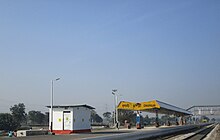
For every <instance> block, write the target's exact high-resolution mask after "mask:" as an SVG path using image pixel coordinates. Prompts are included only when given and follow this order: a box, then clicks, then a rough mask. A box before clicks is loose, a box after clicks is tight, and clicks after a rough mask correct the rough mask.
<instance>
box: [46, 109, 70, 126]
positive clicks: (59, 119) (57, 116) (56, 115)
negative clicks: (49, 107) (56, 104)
mask: <svg viewBox="0 0 220 140" xmlns="http://www.w3.org/2000/svg"><path fill="white" fill-rule="evenodd" d="M63 111H71V118H73V109H64V108H53V130H63ZM49 121H50V119H49ZM71 122H72V124H73V121H71ZM49 123H50V122H49ZM71 130H73V127H72V125H71Z"/></svg>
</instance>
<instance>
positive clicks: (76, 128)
mask: <svg viewBox="0 0 220 140" xmlns="http://www.w3.org/2000/svg"><path fill="white" fill-rule="evenodd" d="M47 107H48V108H49V110H50V109H51V106H47ZM92 109H95V108H93V107H91V106H88V105H60V106H53V113H52V114H53V117H52V118H53V119H52V120H53V121H52V122H53V125H52V132H54V133H56V134H70V133H80V132H91V110H92ZM50 115H51V114H50ZM50 119H51V116H50ZM50 119H49V124H50V122H51V120H50ZM49 130H51V128H50V127H49Z"/></svg>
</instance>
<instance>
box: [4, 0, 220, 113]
mask: <svg viewBox="0 0 220 140" xmlns="http://www.w3.org/2000/svg"><path fill="white" fill-rule="evenodd" d="M0 64H1V67H0V112H8V111H9V107H10V106H11V105H13V104H16V103H19V102H23V103H25V105H26V107H27V109H28V110H32V109H36V110H41V111H47V108H45V105H48V104H49V103H50V102H49V101H50V81H51V80H52V79H55V78H57V77H60V78H61V80H60V81H57V82H56V83H55V93H54V94H55V104H85V103H86V104H89V105H91V106H94V107H95V108H96V111H97V112H98V113H100V114H102V113H103V112H105V111H112V109H113V101H114V100H113V96H112V94H111V90H112V89H115V88H116V89H118V91H119V93H120V94H122V96H121V97H120V99H121V100H127V101H134V102H141V101H148V100H152V99H157V100H161V101H164V102H166V103H170V104H173V105H176V106H179V107H182V108H188V107H190V106H192V105H203V104H205V105H206V104H220V1H219V0H182V1H180V0H179V1H177V0H166V1H164V0H138V1H137V0H109V1H107V0H77V1H76V0H69V1H68V0H65V1H62V0H19V1H18V0H1V1H0Z"/></svg>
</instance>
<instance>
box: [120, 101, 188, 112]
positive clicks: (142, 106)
mask: <svg viewBox="0 0 220 140" xmlns="http://www.w3.org/2000/svg"><path fill="white" fill-rule="evenodd" d="M117 108H118V109H124V110H134V111H147V112H155V111H156V110H157V111H158V113H160V114H169V115H177V116H185V115H192V113H191V112H189V111H187V110H185V109H182V108H179V107H176V106H173V105H169V104H167V103H164V102H161V101H158V100H152V101H148V102H140V103H135V102H126V101H121V102H120V103H119V104H118V107H117Z"/></svg>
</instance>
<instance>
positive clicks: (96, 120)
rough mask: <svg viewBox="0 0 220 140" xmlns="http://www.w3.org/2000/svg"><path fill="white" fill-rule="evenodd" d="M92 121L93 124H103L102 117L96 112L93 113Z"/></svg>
mask: <svg viewBox="0 0 220 140" xmlns="http://www.w3.org/2000/svg"><path fill="white" fill-rule="evenodd" d="M91 119H92V121H93V122H96V123H101V122H103V119H102V117H100V116H99V115H98V114H97V113H96V112H95V111H94V110H92V112H91Z"/></svg>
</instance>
